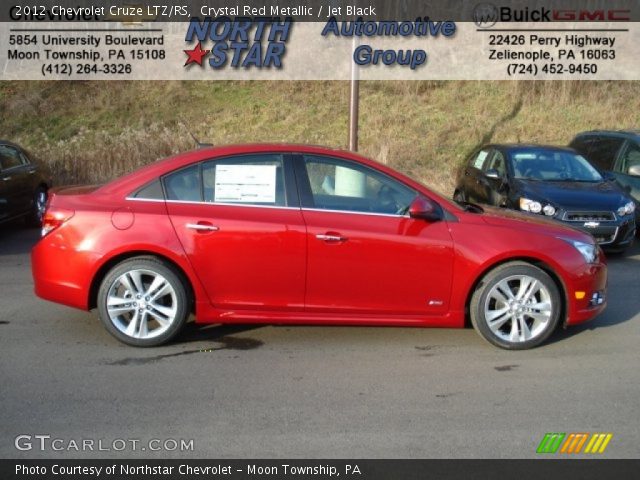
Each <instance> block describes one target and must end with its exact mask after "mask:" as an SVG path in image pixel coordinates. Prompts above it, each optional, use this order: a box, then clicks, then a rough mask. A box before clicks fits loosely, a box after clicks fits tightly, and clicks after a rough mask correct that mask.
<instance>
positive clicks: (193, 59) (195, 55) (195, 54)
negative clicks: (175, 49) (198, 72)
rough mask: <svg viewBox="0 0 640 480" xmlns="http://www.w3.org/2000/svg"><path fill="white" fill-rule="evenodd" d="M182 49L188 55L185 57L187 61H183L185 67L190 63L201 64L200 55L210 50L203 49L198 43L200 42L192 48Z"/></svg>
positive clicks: (202, 55)
mask: <svg viewBox="0 0 640 480" xmlns="http://www.w3.org/2000/svg"><path fill="white" fill-rule="evenodd" d="M183 51H184V53H186V54H187V56H188V57H189V58H187V61H186V62H184V66H185V67H186V66H187V65H189V64H191V63H197V64H198V65H200V66H202V57H204V56H205V55H207V54H208V53H209V52H210V51H211V50H203V49H202V45H200V42H198V44H197V45H196V46H195V47H194V48H193V50H183Z"/></svg>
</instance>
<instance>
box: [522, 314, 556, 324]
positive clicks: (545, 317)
mask: <svg viewBox="0 0 640 480" xmlns="http://www.w3.org/2000/svg"><path fill="white" fill-rule="evenodd" d="M526 315H527V316H528V317H531V318H533V319H534V320H537V321H539V322H546V321H547V320H549V318H551V313H550V312H527V313H526Z"/></svg>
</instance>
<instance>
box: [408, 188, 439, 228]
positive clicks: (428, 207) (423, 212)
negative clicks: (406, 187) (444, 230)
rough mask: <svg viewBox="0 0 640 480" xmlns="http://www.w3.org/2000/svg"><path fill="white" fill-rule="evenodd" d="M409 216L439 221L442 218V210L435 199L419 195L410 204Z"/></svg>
mask: <svg viewBox="0 0 640 480" xmlns="http://www.w3.org/2000/svg"><path fill="white" fill-rule="evenodd" d="M409 216H410V217H411V218H416V219H421V220H427V221H428V222H437V221H439V220H442V210H441V209H440V205H438V204H437V203H435V202H434V201H433V200H430V199H428V198H426V197H423V196H421V195H418V196H417V197H416V198H415V199H414V200H413V202H411V205H410V206H409Z"/></svg>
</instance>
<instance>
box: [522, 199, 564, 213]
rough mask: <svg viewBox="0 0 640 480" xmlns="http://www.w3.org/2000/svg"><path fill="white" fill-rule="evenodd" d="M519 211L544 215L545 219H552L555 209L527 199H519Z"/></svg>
mask: <svg viewBox="0 0 640 480" xmlns="http://www.w3.org/2000/svg"><path fill="white" fill-rule="evenodd" d="M520 210H522V211H524V212H531V213H544V214H545V215H546V216H547V217H553V216H554V215H555V214H556V209H555V207H554V206H553V205H548V204H547V205H544V206H542V203H540V202H536V201H535V200H531V199H529V198H525V197H520Z"/></svg>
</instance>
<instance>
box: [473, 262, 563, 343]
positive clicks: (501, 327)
mask: <svg viewBox="0 0 640 480" xmlns="http://www.w3.org/2000/svg"><path fill="white" fill-rule="evenodd" d="M562 310H563V308H562V297H561V295H560V291H559V289H558V287H557V285H556V284H555V282H554V281H553V279H552V278H551V277H550V276H549V275H548V274H547V273H546V272H545V271H544V270H541V269H540V268H538V267H535V266H533V265H531V264H529V263H525V262H511V263H507V264H504V265H501V266H499V267H497V268H495V269H494V270H492V271H490V272H489V273H487V274H486V275H485V276H484V278H483V279H482V280H481V282H480V284H479V285H478V288H477V289H476V291H475V292H474V293H473V296H472V297H471V303H470V314H471V322H472V323H473V326H474V327H475V329H476V331H477V332H478V333H479V334H480V335H481V336H482V337H483V338H484V339H485V340H487V341H488V342H490V343H492V344H493V345H496V346H498V347H501V348H505V349H508V350H524V349H527V348H532V347H535V346H537V345H540V344H541V343H542V342H544V341H545V340H546V339H547V338H548V337H549V335H551V333H552V332H553V331H554V330H555V329H556V327H557V325H558V322H559V320H560V314H561V312H562Z"/></svg>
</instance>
